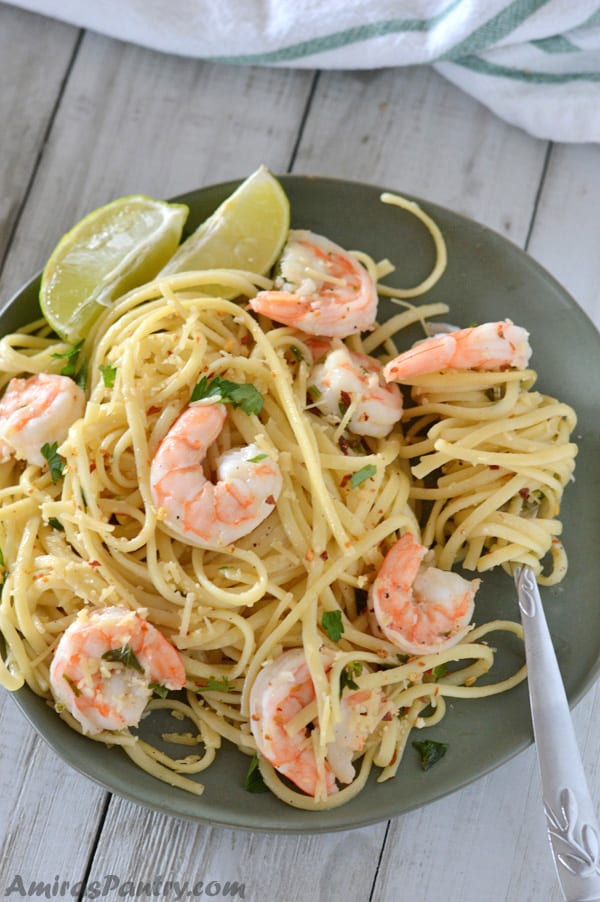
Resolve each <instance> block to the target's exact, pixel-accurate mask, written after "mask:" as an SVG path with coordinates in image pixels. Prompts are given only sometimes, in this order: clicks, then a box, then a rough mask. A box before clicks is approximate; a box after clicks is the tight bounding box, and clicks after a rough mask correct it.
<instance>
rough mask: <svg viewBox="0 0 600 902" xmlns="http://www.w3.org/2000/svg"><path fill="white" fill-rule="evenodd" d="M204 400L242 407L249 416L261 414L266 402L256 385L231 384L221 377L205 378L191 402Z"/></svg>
mask: <svg viewBox="0 0 600 902" xmlns="http://www.w3.org/2000/svg"><path fill="white" fill-rule="evenodd" d="M204 398H218V400H219V401H221V403H222V404H231V406H232V407H240V408H241V409H242V410H243V411H244V413H247V414H248V415H250V414H252V413H256V414H259V413H260V412H261V410H262V408H263V404H264V400H265V399H264V398H263V396H262V395H261V393H260V392H259V390H258V389H257V388H256V386H255V385H252V384H251V383H239V382H230V381H229V379H222V378H221V376H214V377H213V378H212V379H209V378H208V377H207V376H203V377H202V379H201V380H200V382H198V384H197V385H196V386H195V388H194V390H193V392H192V397H191V398H190V402H192V401H202V400H203V399H204Z"/></svg>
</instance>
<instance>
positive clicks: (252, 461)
mask: <svg viewBox="0 0 600 902" xmlns="http://www.w3.org/2000/svg"><path fill="white" fill-rule="evenodd" d="M268 456H269V455H268V454H257V455H256V457H249V458H248V463H249V464H257V463H258V462H259V460H265V458H266V457H268Z"/></svg>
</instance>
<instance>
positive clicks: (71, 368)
mask: <svg viewBox="0 0 600 902" xmlns="http://www.w3.org/2000/svg"><path fill="white" fill-rule="evenodd" d="M82 346H83V339H82V340H81V341H78V342H77V344H75V345H71V347H70V348H68V349H67V350H66V351H63V352H62V354H52V357H54V358H55V360H64V361H65V363H64V364H63V367H62V369H61V371H60V375H61V376H74V375H75V373H76V372H77V358H78V357H79V352H80V351H81V348H82Z"/></svg>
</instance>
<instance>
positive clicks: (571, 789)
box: [514, 566, 600, 902]
mask: <svg viewBox="0 0 600 902" xmlns="http://www.w3.org/2000/svg"><path fill="white" fill-rule="evenodd" d="M514 579H515V585H516V588H517V596H518V600H519V609H520V611H521V621H522V624H523V634H524V640H525V657H526V660H527V673H528V684H529V699H530V703H531V720H532V723H533V735H534V737H535V742H536V748H537V756H538V762H539V768H540V775H541V782H542V798H543V802H544V813H545V815H546V827H547V830H548V838H549V840H550V847H551V850H552V856H553V859H554V865H555V868H556V873H557V876H558V880H559V883H560V886H561V889H562V892H563V895H564V898H565V900H566V902H592V900H599V899H600V830H599V829H598V822H597V820H596V813H595V810H594V804H593V802H592V799H591V796H590V793H589V789H588V785H587V781H586V777H585V772H584V770H583V764H582V762H581V756H580V754H579V749H578V747H577V740H576V738H575V731H574V729H573V722H572V720H571V715H570V713H569V705H568V702H567V696H566V693H565V687H564V684H563V681H562V677H561V674H560V670H559V668H558V662H557V660H556V655H555V653H554V647H553V645H552V640H551V638H550V632H549V630H548V624H547V622H546V617H545V614H544V608H543V605H542V600H541V597H540V592H539V589H538V584H537V580H536V578H535V574H534V572H533V570H532V569H531V568H530V567H527V566H525V567H519V568H515V571H514Z"/></svg>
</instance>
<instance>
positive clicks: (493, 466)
mask: <svg viewBox="0 0 600 902" xmlns="http://www.w3.org/2000/svg"><path fill="white" fill-rule="evenodd" d="M499 469H500V467H499V465H498V464H490V470H499Z"/></svg>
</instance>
